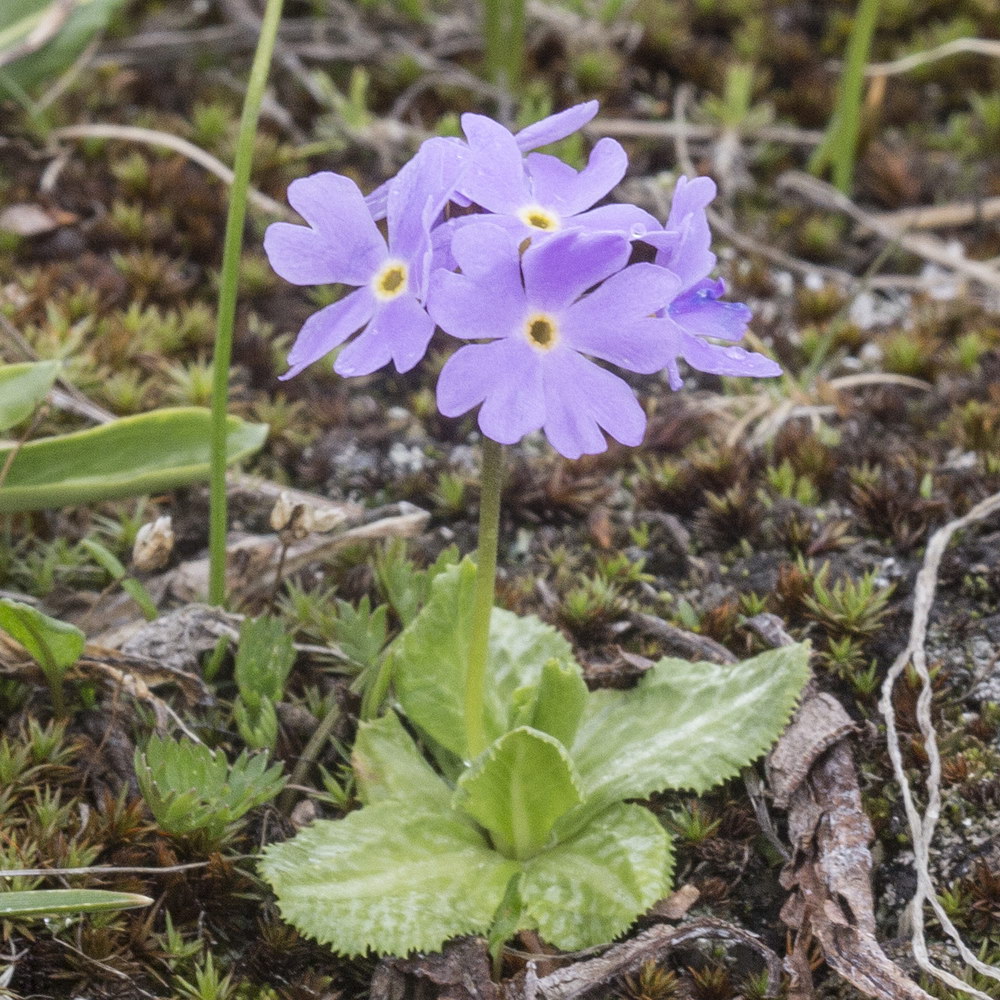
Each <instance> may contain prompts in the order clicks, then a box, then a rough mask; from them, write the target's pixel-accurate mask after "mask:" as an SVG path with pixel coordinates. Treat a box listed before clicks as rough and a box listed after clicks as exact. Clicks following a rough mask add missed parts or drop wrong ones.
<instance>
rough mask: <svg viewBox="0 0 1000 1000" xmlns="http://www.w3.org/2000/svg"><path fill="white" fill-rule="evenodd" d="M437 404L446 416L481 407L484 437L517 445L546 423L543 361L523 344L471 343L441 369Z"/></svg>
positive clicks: (521, 342) (509, 341)
mask: <svg viewBox="0 0 1000 1000" xmlns="http://www.w3.org/2000/svg"><path fill="white" fill-rule="evenodd" d="M437 401H438V409H439V410H440V411H441V412H442V413H443V414H444V415H445V416H446V417H457V416H459V415H460V414H462V413H465V412H467V411H468V410H471V409H472V408H473V407H474V406H477V405H478V404H480V403H482V404H483V407H482V409H481V410H480V412H479V426H480V428H481V429H482V432H483V433H484V434H485V435H486V436H487V437H489V438H492V439H493V440H494V441H499V442H500V443H501V444H513V443H514V442H515V441H520V439H521V438H522V437H524V435H525V434H529V433H531V431H535V430H538V428H539V427H541V426H542V421H543V420H544V418H545V406H544V396H543V387H542V365H541V363H540V359H539V357H538V355H537V354H536V353H535V352H534V351H533V350H532V349H531V348H530V347H529V346H528V344H527V343H526V342H525V341H521V340H497V341H494V342H493V343H492V344H468V345H466V346H465V347H462V348H459V350H457V351H456V352H455V353H454V354H453V355H452V356H451V357H450V358H449V359H448V361H447V362H446V364H445V366H444V368H443V369H442V370H441V376H440V378H439V379H438V385H437Z"/></svg>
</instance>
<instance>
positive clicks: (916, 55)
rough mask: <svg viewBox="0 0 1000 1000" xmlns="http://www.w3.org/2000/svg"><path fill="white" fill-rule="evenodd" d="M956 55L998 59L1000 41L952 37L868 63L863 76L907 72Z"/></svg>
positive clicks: (999, 56) (999, 55)
mask: <svg viewBox="0 0 1000 1000" xmlns="http://www.w3.org/2000/svg"><path fill="white" fill-rule="evenodd" d="M957 55H982V56H992V57H993V58H994V59H1000V42H998V41H995V40H994V39H992V38H953V39H952V40H951V41H950V42H944V43H943V44H941V45H936V46H934V48H932V49H927V50H926V51H924V52H913V53H911V54H910V55H908V56H903V57H902V58H901V59H893V60H892V61H891V62H884V63H869V64H868V65H867V66H866V67H865V76H893V75H895V74H897V73H908V72H909V71H910V70H911V69H917V67H919V66H926V65H927V64H928V63H932V62H937V61H938V60H939V59H947V58H948V57H949V56H957Z"/></svg>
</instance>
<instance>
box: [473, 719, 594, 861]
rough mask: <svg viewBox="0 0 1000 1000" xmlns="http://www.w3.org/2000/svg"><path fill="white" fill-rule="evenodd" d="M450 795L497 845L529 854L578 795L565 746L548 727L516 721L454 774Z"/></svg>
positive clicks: (541, 844) (517, 853)
mask: <svg viewBox="0 0 1000 1000" xmlns="http://www.w3.org/2000/svg"><path fill="white" fill-rule="evenodd" d="M454 801H455V806H456V807H457V808H459V809H462V810H463V811H464V812H467V813H468V814H469V815H470V816H471V817H472V818H473V819H475V820H476V822H477V823H479V824H480V825H481V826H483V827H485V828H486V829H487V830H489V832H490V833H491V834H492V835H493V837H494V839H495V842H496V844H497V846H498V847H499V848H501V849H502V850H504V851H505V852H508V853H512V854H513V855H514V856H515V857H518V858H528V857H531V855H533V854H535V853H536V852H538V851H540V850H541V849H542V848H543V847H545V846H546V844H547V843H548V841H549V838H550V836H551V834H552V828H553V827H554V826H555V825H556V822H557V821H558V820H559V818H560V817H562V816H564V815H565V814H566V813H567V812H569V810H570V809H572V808H573V807H574V806H575V805H578V804H579V802H580V801H581V795H580V787H579V779H578V778H577V776H576V774H575V772H574V768H573V765H572V764H571V763H570V760H569V755H568V754H567V753H566V748H565V747H564V746H563V745H562V744H561V743H560V742H559V741H558V740H557V739H556V738H555V737H553V736H549V734H548V733H543V732H539V731H538V730H537V729H529V728H528V727H527V726H521V727H519V728H518V729H513V730H511V732H509V733H505V734H504V735H503V736H501V737H500V738H499V739H498V740H496V741H495V742H494V743H493V744H491V745H490V746H489V747H487V749H486V750H485V751H484V752H483V754H482V755H481V756H480V757H479V758H478V759H477V760H476V761H475V763H474V764H473V765H472V767H470V768H469V769H468V770H467V771H466V772H465V774H463V775H462V777H461V778H459V781H458V788H457V789H456V790H455V800H454Z"/></svg>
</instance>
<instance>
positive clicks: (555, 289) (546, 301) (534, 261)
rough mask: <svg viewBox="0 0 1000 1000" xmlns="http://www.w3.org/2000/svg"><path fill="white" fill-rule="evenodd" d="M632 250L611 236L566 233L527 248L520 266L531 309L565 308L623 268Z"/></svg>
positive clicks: (574, 231) (549, 309)
mask: <svg viewBox="0 0 1000 1000" xmlns="http://www.w3.org/2000/svg"><path fill="white" fill-rule="evenodd" d="M630 252H631V247H630V246H629V243H628V240H626V239H625V238H624V237H622V236H618V235H616V234H614V233H585V232H580V231H578V230H572V229H571V230H568V231H567V232H565V233H559V234H557V235H555V236H551V237H549V238H548V239H545V240H543V241H542V242H541V243H539V244H536V245H532V246H530V247H529V248H528V249H527V250H526V251H525V253H524V257H523V259H522V262H521V266H522V268H523V271H524V287H525V291H526V292H527V298H528V302H529V304H530V307H531V308H532V309H544V310H547V311H557V310H562V309H565V308H566V307H567V306H569V305H570V303H571V302H573V301H575V300H576V299H577V298H579V296H581V295H582V294H583V293H584V292H585V291H586V290H587V289H588V288H592V287H593V286H594V285H596V284H597V283H598V282H599V281H603V280H604V279H605V278H607V277H608V275H610V274H614V272H615V271H618V270H619V269H621V268H622V267H624V266H625V263H626V261H628V258H629V254H630Z"/></svg>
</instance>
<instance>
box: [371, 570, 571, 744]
mask: <svg viewBox="0 0 1000 1000" xmlns="http://www.w3.org/2000/svg"><path fill="white" fill-rule="evenodd" d="M475 580H476V567H475V564H474V563H473V562H472V561H471V560H470V559H464V560H463V561H462V562H461V563H459V564H458V565H457V566H450V567H449V568H448V569H446V570H445V571H444V572H442V573H440V574H438V575H437V576H436V577H435V578H434V580H433V582H432V583H431V596H430V600H428V602H427V604H426V605H425V606H424V608H423V609H422V610H421V612H420V613H419V614H418V615H417V617H416V618H415V619H414V621H413V622H412V623H411V624H410V625H409V626H408V627H407V628H406V629H404V631H403V632H402V633H401V634H400V636H399V637H398V638H397V639H396V640H395V642H393V643H392V645H390V647H389V655H390V656H391V657H392V660H393V670H394V673H393V681H394V684H395V687H396V693H397V695H398V696H399V701H400V704H401V705H402V706H403V709H404V711H405V713H406V715H407V716H408V717H409V718H410V719H411V720H412V721H413V722H415V723H416V724H417V725H418V726H419V727H420V728H421V729H423V730H424V731H425V732H427V733H428V734H429V735H430V736H432V737H433V738H434V740H435V741H437V742H438V743H439V744H441V746H443V747H444V748H445V749H446V750H449V751H451V753H453V754H457V755H458V756H463V755H464V754H465V722H464V697H465V677H466V671H467V665H468V658H469V635H470V626H471V621H472V601H473V588H474V586H475ZM553 658H555V659H558V660H571V659H572V651H571V649H570V646H569V643H568V642H567V641H566V640H565V639H564V638H563V637H562V636H561V635H560V634H559V633H558V632H557V631H556V630H555V629H554V628H552V627H551V626H549V625H545V624H544V623H543V622H541V621H539V620H538V619H537V618H534V617H531V616H528V617H519V616H518V615H515V614H512V613H511V612H509V611H505V610H503V609H502V608H494V609H493V614H492V617H491V619H490V646H489V662H488V664H487V670H486V676H487V689H486V712H485V715H486V737H487V739H488V740H490V741H493V740H495V739H496V738H497V737H498V736H501V735H502V734H503V733H505V732H507V731H508V730H509V729H510V728H511V727H512V724H513V722H514V718H515V715H514V713H515V708H514V692H515V691H516V690H517V689H518V688H523V687H530V686H531V685H534V684H537V683H538V679H539V677H540V675H541V672H542V665H543V664H544V663H545V662H546V661H547V660H550V659H553Z"/></svg>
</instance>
